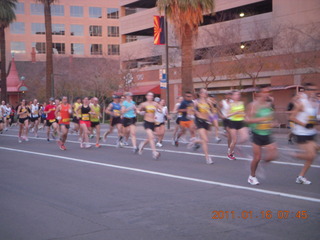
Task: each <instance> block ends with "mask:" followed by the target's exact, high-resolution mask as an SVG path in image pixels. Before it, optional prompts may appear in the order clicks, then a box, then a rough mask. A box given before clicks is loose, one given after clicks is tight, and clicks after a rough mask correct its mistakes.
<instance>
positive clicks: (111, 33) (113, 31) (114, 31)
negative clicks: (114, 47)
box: [108, 26, 119, 37]
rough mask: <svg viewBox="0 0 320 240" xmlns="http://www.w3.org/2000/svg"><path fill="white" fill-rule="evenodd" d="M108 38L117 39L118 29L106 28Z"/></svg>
mask: <svg viewBox="0 0 320 240" xmlns="http://www.w3.org/2000/svg"><path fill="white" fill-rule="evenodd" d="M108 37H119V27H114V26H108Z"/></svg>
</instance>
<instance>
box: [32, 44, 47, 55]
mask: <svg viewBox="0 0 320 240" xmlns="http://www.w3.org/2000/svg"><path fill="white" fill-rule="evenodd" d="M32 47H34V48H35V50H36V53H37V54H45V53H46V43H45V42H33V43H32Z"/></svg>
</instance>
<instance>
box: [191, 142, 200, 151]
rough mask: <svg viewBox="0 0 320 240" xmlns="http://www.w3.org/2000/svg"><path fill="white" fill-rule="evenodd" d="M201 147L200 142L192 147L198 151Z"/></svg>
mask: <svg viewBox="0 0 320 240" xmlns="http://www.w3.org/2000/svg"><path fill="white" fill-rule="evenodd" d="M199 148H200V144H199V143H195V144H194V146H193V147H192V150H193V151H197V150H198V149H199Z"/></svg>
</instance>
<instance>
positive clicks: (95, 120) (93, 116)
mask: <svg viewBox="0 0 320 240" xmlns="http://www.w3.org/2000/svg"><path fill="white" fill-rule="evenodd" d="M92 102H93V103H92V104H91V112H90V121H91V128H92V129H95V130H96V148H99V147H101V146H100V143H99V141H100V118H101V107H100V105H99V104H98V102H99V100H98V98H96V97H94V98H93V100H92Z"/></svg>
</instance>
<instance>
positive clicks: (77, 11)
mask: <svg viewBox="0 0 320 240" xmlns="http://www.w3.org/2000/svg"><path fill="white" fill-rule="evenodd" d="M70 16H71V17H83V7H80V6H70Z"/></svg>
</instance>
